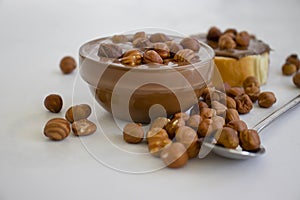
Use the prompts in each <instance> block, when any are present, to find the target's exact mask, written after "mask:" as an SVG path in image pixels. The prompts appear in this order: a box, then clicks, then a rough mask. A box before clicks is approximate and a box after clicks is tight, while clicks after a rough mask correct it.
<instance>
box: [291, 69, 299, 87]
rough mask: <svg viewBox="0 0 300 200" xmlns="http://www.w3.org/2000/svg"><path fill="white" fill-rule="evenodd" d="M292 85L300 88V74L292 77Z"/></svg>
mask: <svg viewBox="0 0 300 200" xmlns="http://www.w3.org/2000/svg"><path fill="white" fill-rule="evenodd" d="M293 83H294V84H295V85H296V86H297V87H298V88H300V73H299V72H298V73H296V74H295V75H294V76H293Z"/></svg>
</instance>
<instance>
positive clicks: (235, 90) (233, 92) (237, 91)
mask: <svg viewBox="0 0 300 200" xmlns="http://www.w3.org/2000/svg"><path fill="white" fill-rule="evenodd" d="M226 94H227V95H228V96H230V97H232V98H235V97H237V96H241V95H242V94H245V91H244V88H241V87H231V88H229V89H228V90H227V91H226Z"/></svg>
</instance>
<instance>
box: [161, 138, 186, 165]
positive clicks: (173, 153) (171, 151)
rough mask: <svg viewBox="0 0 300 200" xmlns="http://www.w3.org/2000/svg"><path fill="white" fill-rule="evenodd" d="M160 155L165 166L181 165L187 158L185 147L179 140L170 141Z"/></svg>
mask: <svg viewBox="0 0 300 200" xmlns="http://www.w3.org/2000/svg"><path fill="white" fill-rule="evenodd" d="M160 157H161V159H162V160H163V162H164V163H165V164H166V166H168V167H170V168H179V167H183V166H184V165H185V164H186V163H187V161H188V159H189V156H188V154H187V151H186V148H185V147H184V145H183V144H181V143H179V142H175V143H172V144H171V145H169V146H168V147H167V148H165V149H164V150H163V151H162V152H161V154H160Z"/></svg>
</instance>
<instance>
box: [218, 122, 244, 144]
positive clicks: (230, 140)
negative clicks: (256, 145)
mask: <svg viewBox="0 0 300 200" xmlns="http://www.w3.org/2000/svg"><path fill="white" fill-rule="evenodd" d="M217 135H218V136H217V144H220V145H222V146H224V147H226V148H229V149H235V148H237V147H238V145H239V138H238V134H237V131H236V130H234V129H232V128H230V127H224V128H222V129H220V131H219V132H218V134H217Z"/></svg>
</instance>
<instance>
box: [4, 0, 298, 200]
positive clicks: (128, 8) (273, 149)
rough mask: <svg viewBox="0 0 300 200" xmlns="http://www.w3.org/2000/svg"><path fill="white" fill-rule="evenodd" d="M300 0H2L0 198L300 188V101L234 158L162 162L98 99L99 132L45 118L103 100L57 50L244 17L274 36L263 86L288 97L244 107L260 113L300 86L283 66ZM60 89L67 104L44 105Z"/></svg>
mask: <svg viewBox="0 0 300 200" xmlns="http://www.w3.org/2000/svg"><path fill="white" fill-rule="evenodd" d="M299 8H300V1H298V0H287V1H273V0H268V1H259V0H253V1H240V0H232V1H222V0H207V1H197V0H194V1H171V0H168V1H158V0H152V1H147V2H146V1H138V0H134V1H122V0H119V1H118V0H110V1H97V0H92V1H83V0H73V1H72V0H52V1H35V0H27V1H22V0H0V58H1V60H0V66H1V73H0V81H1V84H0V91H1V97H0V105H1V112H0V118H1V129H0V130H1V131H0V159H1V163H0V199H1V200H17V199H26V200H27V199H28V200H29V199H43V200H48V199H49V200H50V199H72V200H77V199H245V200H246V199H247V200H248V199H249V200H250V199H251V200H253V199H279V200H280V199H286V200H297V199H300V190H299V185H300V173H299V169H300V156H299V153H300V133H299V112H300V107H298V108H296V109H294V110H292V111H291V112H289V113H288V114H286V115H284V116H282V117H281V118H280V119H279V120H277V121H276V123H273V124H272V125H270V126H269V127H268V128H266V129H265V130H264V132H263V133H262V135H261V139H262V142H263V144H264V146H265V147H266V149H267V153H266V154H265V155H264V156H262V157H259V158H256V159H251V160H246V161H236V160H228V159H224V158H220V157H218V156H216V155H213V154H211V155H209V156H208V157H206V158H205V159H203V160H200V159H194V160H192V161H189V163H188V164H187V165H186V166H185V167H184V168H181V169H177V170H173V169H169V168H162V169H159V170H155V169H156V168H155V167H157V168H160V164H161V163H160V161H159V160H158V159H156V158H153V157H150V156H147V155H146V154H142V155H139V154H135V153H128V152H127V153H126V152H125V153H124V150H126V151H129V152H132V151H133V152H134V151H136V150H137V149H138V150H141V151H142V152H143V151H145V148H146V146H143V145H140V146H132V145H131V146H130V145H127V144H125V143H124V142H122V139H121V135H120V134H119V133H116V132H115V129H114V127H113V126H111V124H113V120H112V118H111V117H110V116H109V115H108V114H107V113H106V112H104V111H103V110H102V109H101V108H99V107H98V106H97V105H95V106H93V108H94V115H93V116H92V117H91V120H94V121H95V122H96V121H99V122H97V123H98V131H97V132H96V133H95V134H94V135H91V136H88V137H85V138H83V139H81V140H80V139H78V138H76V137H74V136H72V135H71V136H70V137H68V138H67V139H65V140H64V141H61V142H52V141H49V140H48V139H47V138H45V137H44V135H43V127H44V124H45V123H46V121H47V120H48V119H50V118H52V117H61V116H63V115H64V112H65V111H66V109H67V108H68V107H69V106H70V105H71V104H72V103H78V102H83V103H90V104H92V105H93V100H92V97H91V95H90V94H89V91H88V88H87V85H86V84H85V83H83V82H82V81H81V79H80V78H78V69H77V70H76V71H75V72H74V73H72V74H71V75H67V76H63V75H62V74H61V73H60V70H59V68H58V63H59V60H60V59H61V58H62V57H63V56H65V55H72V56H74V57H76V58H77V57H78V56H77V54H78V49H79V47H80V45H81V44H82V43H84V42H86V41H88V40H90V39H93V38H97V37H101V36H107V35H112V34H115V33H122V32H124V31H127V30H133V29H137V28H144V27H159V28H167V29H172V30H175V31H178V32H181V33H184V34H193V33H199V32H205V31H207V30H208V29H209V27H210V26H213V25H216V26H219V27H220V28H221V29H223V30H224V29H225V28H228V27H235V28H237V29H238V30H248V31H249V32H252V33H255V34H256V35H257V36H258V37H259V38H260V39H262V40H264V41H266V42H267V43H269V44H270V45H271V47H272V49H273V51H272V53H271V70H270V74H269V80H268V84H267V85H265V86H263V87H262V89H263V90H271V91H274V92H275V93H276V95H277V98H278V102H277V103H276V104H275V106H274V107H273V108H271V109H268V110H263V109H259V108H255V110H254V111H253V112H251V113H250V114H249V115H248V116H245V117H244V119H245V120H247V122H248V124H250V125H251V124H254V123H255V122H256V121H257V120H259V119H261V118H262V117H263V116H265V115H267V114H268V113H270V112H272V110H274V109H276V108H278V107H279V106H280V105H282V104H284V103H285V102H287V101H288V99H290V98H292V97H294V96H296V95H297V94H298V93H299V91H300V90H299V89H297V88H296V87H294V86H293V84H292V81H291V77H284V76H282V75H281V65H282V64H283V62H284V60H285V58H286V57H287V56H288V55H289V54H291V53H298V54H300V36H299V33H300V26H299V22H300V12H299ZM50 93H59V94H61V95H62V96H63V99H64V107H63V110H62V111H61V113H60V114H52V113H49V112H47V111H46V110H45V109H44V107H43V99H44V97H45V96H46V95H47V94H50ZM95 113H96V114H97V115H95ZM104 136H106V137H104ZM107 138H108V139H110V142H112V143H110V142H109V141H108V140H107ZM112 144H114V145H116V146H118V148H121V149H122V150H120V152H118V148H116V146H114V145H112ZM129 146H130V147H129ZM125 171H127V173H126V172H125ZM147 171H152V172H147ZM132 172H137V174H134V173H132Z"/></svg>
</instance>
